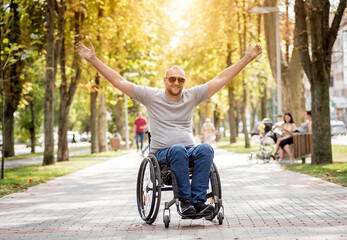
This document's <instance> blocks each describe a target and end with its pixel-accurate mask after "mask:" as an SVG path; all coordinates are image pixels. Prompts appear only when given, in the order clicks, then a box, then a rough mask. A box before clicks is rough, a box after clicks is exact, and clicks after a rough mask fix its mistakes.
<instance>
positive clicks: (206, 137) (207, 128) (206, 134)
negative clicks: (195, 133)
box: [201, 118, 216, 144]
mask: <svg viewBox="0 0 347 240" xmlns="http://www.w3.org/2000/svg"><path fill="white" fill-rule="evenodd" d="M201 136H202V142H203V143H208V144H212V143H213V142H214V140H215V136H216V129H215V127H214V126H213V124H212V123H211V119H209V118H206V120H205V123H204V124H203V125H202V128H201Z"/></svg>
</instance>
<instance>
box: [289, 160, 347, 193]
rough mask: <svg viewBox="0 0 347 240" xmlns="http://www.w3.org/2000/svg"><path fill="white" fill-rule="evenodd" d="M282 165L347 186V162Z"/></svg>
mask: <svg viewBox="0 0 347 240" xmlns="http://www.w3.org/2000/svg"><path fill="white" fill-rule="evenodd" d="M284 167H285V168H286V169H288V170H291V171H295V172H300V173H304V174H308V175H311V176H313V177H316V178H320V179H323V180H326V181H329V182H333V183H336V184H340V185H342V186H345V187H347V162H335V163H333V164H324V165H311V164H293V165H286V166H284Z"/></svg>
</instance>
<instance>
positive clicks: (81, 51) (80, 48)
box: [75, 42, 95, 61]
mask: <svg viewBox="0 0 347 240" xmlns="http://www.w3.org/2000/svg"><path fill="white" fill-rule="evenodd" d="M89 44H90V49H89V48H87V47H86V46H85V45H84V44H83V43H81V42H78V43H77V44H76V47H75V49H76V52H77V54H78V55H80V56H81V57H82V58H84V59H85V60H87V61H90V60H91V59H92V58H94V57H95V49H94V47H93V45H92V43H91V42H89Z"/></svg>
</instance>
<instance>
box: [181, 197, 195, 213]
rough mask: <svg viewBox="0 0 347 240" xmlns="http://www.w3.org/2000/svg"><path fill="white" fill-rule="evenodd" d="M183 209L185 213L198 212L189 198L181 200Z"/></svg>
mask: <svg viewBox="0 0 347 240" xmlns="http://www.w3.org/2000/svg"><path fill="white" fill-rule="evenodd" d="M181 211H182V214H183V215H188V214H193V213H196V211H195V208H194V206H193V204H192V202H191V201H190V200H189V199H185V200H181Z"/></svg>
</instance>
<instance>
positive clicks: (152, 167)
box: [136, 155, 161, 224]
mask: <svg viewBox="0 0 347 240" xmlns="http://www.w3.org/2000/svg"><path fill="white" fill-rule="evenodd" d="M136 196H137V208H138V210H139V213H140V216H141V218H142V219H143V220H144V221H145V222H146V223H148V224H151V223H153V222H154V221H155V220H156V218H157V215H158V211H159V207H160V198H161V179H160V169H159V164H158V161H157V159H156V158H155V156H153V155H150V156H148V157H146V158H145V159H143V161H142V163H141V165H140V169H139V172H138V175H137V189H136Z"/></svg>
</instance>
